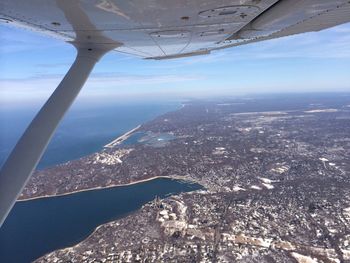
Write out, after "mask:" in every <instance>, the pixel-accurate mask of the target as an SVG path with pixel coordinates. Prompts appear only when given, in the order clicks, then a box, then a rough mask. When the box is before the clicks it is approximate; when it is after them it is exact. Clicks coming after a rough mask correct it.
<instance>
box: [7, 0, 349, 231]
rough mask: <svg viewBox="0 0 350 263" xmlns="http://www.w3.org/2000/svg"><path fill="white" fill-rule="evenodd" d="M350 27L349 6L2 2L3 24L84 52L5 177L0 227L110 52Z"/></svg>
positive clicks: (191, 0)
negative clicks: (57, 40)
mask: <svg viewBox="0 0 350 263" xmlns="http://www.w3.org/2000/svg"><path fill="white" fill-rule="evenodd" d="M349 21H350V1H349V0H332V1H329V0H147V1H146V0H144V1H142V0H26V1H24V0H1V2H0V22H2V23H5V24H8V25H14V26H19V27H24V28H27V29H29V30H33V31H36V32H39V33H44V34H48V35H50V36H53V37H56V38H59V39H62V40H64V41H66V42H68V43H71V44H73V45H74V46H75V47H76V48H77V51H78V52H77V57H76V59H75V62H74V63H73V65H72V66H71V68H70V70H69V71H68V73H67V74H66V76H65V77H64V78H63V80H62V81H61V83H60V84H59V86H58V87H57V89H56V90H55V92H54V93H53V94H52V95H51V97H50V98H49V99H48V101H47V102H46V103H45V105H44V106H43V107H42V108H41V110H40V111H39V113H38V114H37V115H36V117H35V118H34V120H33V121H32V122H31V124H30V125H29V127H28V128H27V130H26V131H25V133H24V134H23V136H22V137H21V139H20V140H19V142H18V143H17V145H16V147H15V148H14V150H13V151H12V153H11V154H10V156H9V157H8V159H7V161H6V162H5V164H4V165H3V167H2V169H1V171H0V226H1V225H2V223H3V222H4V220H5V218H6V216H7V215H8V213H9V211H10V210H11V208H12V206H13V205H14V203H15V201H16V199H17V197H18V196H19V194H20V193H21V191H22V189H23V187H24V186H25V184H26V182H27V181H28V179H29V177H30V175H31V174H32V172H33V170H34V169H35V167H36V165H37V163H38V162H39V160H40V158H41V156H42V154H43V152H44V150H45V149H46V147H47V145H48V142H49V141H50V138H51V137H52V135H53V133H54V131H55V129H56V128H57V126H58V124H59V122H60V120H61V119H62V118H63V116H64V114H65V112H66V111H67V110H68V108H69V107H70V105H71V104H72V103H73V101H74V99H75V98H76V97H77V95H78V93H79V91H80V89H81V88H82V86H83V85H84V83H85V81H86V79H87V78H88V76H89V74H90V72H91V70H92V69H93V67H94V65H95V63H96V62H97V61H98V60H99V58H100V57H102V56H103V55H104V54H105V53H107V52H109V51H111V50H115V51H117V52H123V53H128V54H132V55H136V56H139V57H142V58H148V59H170V58H178V57H188V56H194V55H203V54H209V53H210V52H211V51H212V50H217V49H222V48H228V47H232V46H237V45H243V44H248V43H252V42H257V41H263V40H268V39H273V38H278V37H283V36H288V35H293V34H299V33H303V32H310V31H318V30H321V29H324V28H328V27H332V26H335V25H338V24H342V23H345V22H349Z"/></svg>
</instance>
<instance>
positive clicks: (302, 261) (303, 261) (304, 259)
mask: <svg viewBox="0 0 350 263" xmlns="http://www.w3.org/2000/svg"><path fill="white" fill-rule="evenodd" d="M291 255H292V256H293V257H294V258H295V259H296V261H298V262H299V263H317V260H315V259H313V258H312V257H308V256H304V255H301V254H299V253H296V252H292V253H291Z"/></svg>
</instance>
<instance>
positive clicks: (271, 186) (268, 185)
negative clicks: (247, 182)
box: [261, 183, 275, 190]
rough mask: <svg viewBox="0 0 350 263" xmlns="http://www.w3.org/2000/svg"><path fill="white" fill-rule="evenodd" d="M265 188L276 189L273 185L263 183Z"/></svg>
mask: <svg viewBox="0 0 350 263" xmlns="http://www.w3.org/2000/svg"><path fill="white" fill-rule="evenodd" d="M261 184H262V185H263V186H265V187H266V188H267V189H269V190H271V189H273V188H275V187H274V186H273V185H272V184H265V183H261Z"/></svg>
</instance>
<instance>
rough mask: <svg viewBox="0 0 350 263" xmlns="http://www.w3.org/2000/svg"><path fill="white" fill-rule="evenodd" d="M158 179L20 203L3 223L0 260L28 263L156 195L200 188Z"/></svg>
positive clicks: (71, 243) (67, 244) (132, 209)
mask: <svg viewBox="0 0 350 263" xmlns="http://www.w3.org/2000/svg"><path fill="white" fill-rule="evenodd" d="M200 188H201V187H200V186H199V185H197V184H189V183H184V182H182V181H176V180H170V179H164V178H160V179H156V180H152V181H148V182H144V183H139V184H135V185H130V186H122V187H115V188H109V189H102V190H92V191H87V192H80V193H76V194H71V195H66V196H61V197H51V198H43V199H37V200H31V201H24V202H17V203H16V205H15V207H14V209H13V210H12V211H11V213H10V215H9V217H8V218H7V219H6V221H5V224H4V225H3V226H2V227H1V228H0V262H4V263H5V262H6V263H22V262H23V263H27V262H31V261H32V260H34V259H36V258H38V257H40V256H43V255H44V254H46V253H48V252H50V251H53V250H56V249H59V248H63V247H67V246H72V245H74V244H76V243H77V242H79V241H81V240H83V239H85V238H86V237H87V236H88V235H89V234H90V233H91V232H92V231H93V230H94V229H95V228H96V227H97V226H99V225H101V224H103V223H106V222H109V221H111V220H113V219H117V218H120V217H123V216H126V215H127V214H129V213H130V212H132V211H135V210H136V209H138V208H140V207H141V206H142V205H143V204H145V203H147V202H149V201H151V200H153V199H154V198H155V197H156V196H158V197H160V198H163V197H166V196H167V195H170V194H176V193H180V192H188V191H193V190H197V189H200Z"/></svg>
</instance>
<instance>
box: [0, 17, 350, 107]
mask: <svg viewBox="0 0 350 263" xmlns="http://www.w3.org/2000/svg"><path fill="white" fill-rule="evenodd" d="M75 54H76V51H75V49H74V48H73V47H72V46H71V45H69V44H67V43H64V42H62V41H61V40H57V39H54V38H50V37H48V36H43V35H40V34H37V33H35V32H31V31H26V30H24V29H18V28H13V27H7V26H5V25H1V26H0V104H1V105H2V106H6V105H11V106H16V107H17V106H18V105H29V104H41V103H43V102H44V101H45V100H46V99H47V98H48V97H49V95H50V94H51V93H52V92H53V90H54V89H55V88H56V86H57V85H58V84H59V82H60V81H61V79H62V78H63V76H64V74H65V73H66V72H67V71H68V69H69V67H70V65H71V64H72V62H73V61H74V58H75ZM349 69H350V23H348V24H344V25H341V26H338V27H334V28H331V29H327V30H323V31H321V32H314V33H305V34H301V35H296V36H290V37H285V38H280V39H275V40H270V41H265V42H260V43H254V44H249V45H244V46H240V47H234V48H229V49H224V50H220V51H215V52H212V54H210V55H204V56H196V57H189V58H182V59H175V60H162V61H153V60H142V59H140V58H137V57H132V56H129V55H125V54H121V53H117V52H111V53H109V54H107V55H106V56H105V57H103V58H102V59H101V60H100V62H99V63H98V64H97V65H96V67H95V69H94V71H93V73H92V75H91V76H90V78H89V79H88V81H87V83H86V85H85V86H84V88H83V90H82V92H81V93H80V95H79V97H78V101H80V102H91V101H94V102H96V101H124V100H128V99H130V100H133V99H163V98H168V99H169V98H172V99H186V98H201V97H214V96H231V95H232V96H235V95H242V94H252V93H267V92H268V93H283V92H314V91H317V92H337V91H339V92H342V91H349V92H350V70H349Z"/></svg>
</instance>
